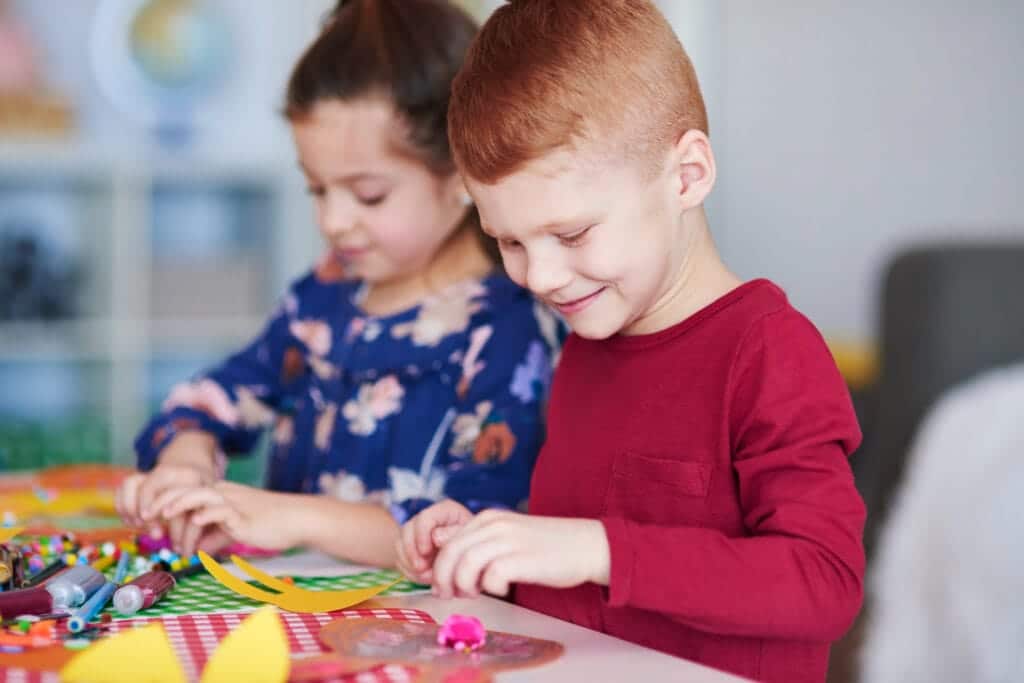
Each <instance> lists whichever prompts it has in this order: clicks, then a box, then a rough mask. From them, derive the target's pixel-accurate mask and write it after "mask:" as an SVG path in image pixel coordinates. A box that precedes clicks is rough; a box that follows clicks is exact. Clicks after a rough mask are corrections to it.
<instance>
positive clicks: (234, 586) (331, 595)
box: [199, 551, 402, 612]
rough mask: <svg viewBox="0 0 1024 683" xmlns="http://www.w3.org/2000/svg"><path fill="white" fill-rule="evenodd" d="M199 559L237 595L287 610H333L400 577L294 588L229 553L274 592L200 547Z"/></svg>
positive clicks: (355, 602)
mask: <svg viewBox="0 0 1024 683" xmlns="http://www.w3.org/2000/svg"><path fill="white" fill-rule="evenodd" d="M199 559H200V561H201V562H202V563H203V566H205V567H206V571H208V572H210V574H212V575H213V577H214V578H215V579H217V581H219V582H220V583H222V584H223V585H224V586H226V587H227V588H230V589H231V590H233V591H235V592H236V593H238V594H239V595H244V596H245V597H247V598H252V599H253V600H259V601H260V602H266V603H269V604H271V605H277V606H278V607H280V608H281V609H286V610H288V611H290V612H333V611H334V610H340V609H345V608H347V607H353V606H355V605H358V604H359V603H361V602H365V601H366V600H369V599H370V598H372V597H374V596H376V595H379V594H380V593H383V592H384V591H386V590H387V589H388V588H390V587H391V586H393V585H395V584H396V583H398V582H399V581H401V580H402V579H401V577H399V578H397V579H395V580H393V581H391V582H389V583H382V584H380V585H377V586H370V587H369V588H356V589H353V590H346V591H309V590H305V589H302V588H296V587H295V586H293V585H291V584H288V583H285V582H284V581H281V580H280V579H278V578H277V577H274V576H271V575H270V574H267V573H266V572H262V571H260V570H259V569H257V568H256V567H254V566H252V565H251V564H249V563H248V562H246V561H245V560H243V559H242V558H240V557H238V556H236V555H232V556H231V561H232V562H233V563H234V564H235V566H236V567H238V568H239V569H241V570H242V571H243V572H245V573H246V574H248V575H249V576H251V577H252V578H254V579H256V580H257V581H259V582H260V583H262V584H263V585H264V586H266V587H267V588H270V589H273V590H276V591H279V592H277V593H274V592H271V591H267V590H263V589H261V588H257V587H256V586H253V585H250V584H248V583H246V582H245V581H243V580H241V579H239V578H238V577H236V576H235V575H234V574H232V573H231V572H229V571H228V570H227V569H225V568H224V567H222V566H221V565H220V564H218V563H217V561H216V560H214V559H213V558H212V557H210V556H209V555H207V554H206V553H204V552H202V551H200V552H199Z"/></svg>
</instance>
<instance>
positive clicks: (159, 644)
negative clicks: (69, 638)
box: [60, 624, 187, 683]
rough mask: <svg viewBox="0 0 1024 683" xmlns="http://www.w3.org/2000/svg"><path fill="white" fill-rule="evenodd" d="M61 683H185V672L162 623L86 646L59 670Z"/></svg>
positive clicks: (125, 632)
mask: <svg viewBox="0 0 1024 683" xmlns="http://www.w3.org/2000/svg"><path fill="white" fill-rule="evenodd" d="M60 680H61V681H64V683H108V682H109V683H113V682H114V681H123V682H125V683H128V681H153V682H156V681H160V682H161V683H185V681H186V680H187V679H186V677H185V672H184V670H183V669H182V668H181V662H179V661H178V657H177V656H176V655H175V653H174V648H172V647H171V643H170V641H169V640H168V639H167V633H166V632H165V631H164V629H163V626H161V625H159V624H150V625H149V626H145V627H143V628H133V629H129V630H127V631H122V632H120V633H118V634H117V635H115V636H112V637H110V638H104V639H103V640H101V641H99V642H98V643H95V644H94V645H92V646H90V647H88V648H86V649H85V650H83V651H82V652H80V653H79V654H78V655H76V656H75V658H74V659H72V660H71V661H70V662H68V663H67V664H66V665H65V666H64V668H63V669H61V672H60Z"/></svg>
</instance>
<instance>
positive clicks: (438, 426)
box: [136, 266, 565, 523]
mask: <svg viewBox="0 0 1024 683" xmlns="http://www.w3.org/2000/svg"><path fill="white" fill-rule="evenodd" d="M363 290H364V288H363V286H362V284H361V283H359V282H354V281H345V280H342V279H341V273H340V272H339V271H337V270H336V269H331V268H327V267H323V266H322V267H320V268H318V269H317V270H316V271H314V272H313V273H311V274H309V275H308V276H306V277H305V278H303V279H301V280H299V281H298V282H296V283H295V284H294V285H293V286H292V287H291V288H290V290H289V291H288V293H287V294H286V295H285V297H284V298H283V300H282V303H281V305H280V306H279V307H278V310H277V311H276V313H275V314H274V315H273V317H272V318H271V320H270V322H269V323H268V324H267V326H266V328H265V329H264V331H263V332H262V333H261V334H260V335H259V336H258V337H257V338H256V339H255V340H254V341H253V342H252V343H251V344H250V345H249V346H248V347H246V348H245V349H243V350H242V351H240V352H239V353H237V354H235V355H233V356H231V357H230V358H228V359H227V360H226V361H225V362H224V363H223V364H222V365H220V366H219V367H217V368H214V369H213V370H211V371H210V372H208V373H205V374H204V375H202V376H200V377H196V378H194V379H193V380H192V381H190V382H187V383H185V384H181V385H179V386H177V387H175V388H174V389H173V390H172V391H171V393H170V395H169V396H168V397H167V400H166V401H165V403H164V405H163V408H162V411H161V412H160V414H159V415H157V416H156V417H155V418H154V419H153V420H152V421H151V422H150V424H149V425H148V426H147V427H146V428H145V430H144V431H143V433H142V434H141V435H140V436H139V438H138V440H137V441H136V451H137V453H138V464H139V467H140V468H141V469H143V470H146V469H150V468H152V467H153V466H154V464H155V463H156V460H157V457H158V455H159V453H160V450H161V449H162V448H163V447H164V446H166V445H167V443H168V442H169V441H170V440H171V439H172V438H174V436H175V435H176V434H177V433H179V432H181V431H185V430H195V429H202V430H204V431H207V432H209V433H211V434H213V435H214V436H216V438H217V439H218V442H219V444H220V446H221V449H222V450H223V451H224V452H225V453H226V454H228V455H237V454H247V453H250V452H251V451H252V450H253V448H254V447H255V445H256V443H257V441H258V440H259V438H260V436H261V435H262V434H263V433H264V432H266V431H269V432H270V439H269V443H270V449H271V457H270V462H269V465H268V468H267V470H268V471H267V482H266V483H267V486H268V488H271V489H274V490H279V491H294V492H306V493H318V494H324V495H330V496H335V497H337V498H339V499H341V500H346V501H350V502H358V501H370V502H375V503H379V504H381V505H385V506H388V507H389V509H390V510H391V511H392V514H393V515H394V516H395V518H396V519H397V520H398V521H399V522H400V523H401V522H404V521H405V520H406V519H407V518H408V517H410V516H412V515H414V514H415V513H416V512H418V511H419V510H421V509H422V508H424V507H427V506H428V505H430V504H431V503H433V502H436V501H437V500H440V499H442V498H453V499H455V500H458V501H459V502H461V503H463V504H464V505H466V506H468V507H469V508H470V509H472V510H479V509H483V508H487V507H508V508H514V507H517V506H520V505H521V504H522V503H523V501H524V500H525V499H526V497H527V493H528V488H529V479H530V473H531V471H532V468H533V463H534V460H535V458H536V455H537V452H538V451H539V449H540V445H541V442H542V440H543V419H542V418H543V409H544V403H545V401H546V398H547V391H548V388H549V386H550V382H551V374H552V367H553V365H554V363H555V362H556V361H557V357H558V351H559V347H560V345H561V342H562V340H563V338H564V334H565V328H564V326H563V325H562V323H561V321H560V320H559V319H558V318H557V317H556V316H555V315H554V314H553V313H551V312H550V311H549V310H548V309H547V308H545V307H543V306H541V305H540V304H537V303H536V302H535V301H534V299H533V298H532V297H531V296H530V295H529V293H528V292H526V291H525V290H523V289H521V288H519V287H517V286H516V285H515V284H513V283H512V282H511V281H509V280H508V279H507V278H505V277H504V276H500V275H493V276H490V277H487V278H485V279H483V280H474V281H467V282H464V283H460V284H457V285H453V286H452V287H449V288H448V289H446V290H444V291H442V292H438V293H437V294H435V295H432V296H430V297H428V298H427V299H425V300H424V301H423V302H421V304H420V305H418V306H416V307H414V308H412V309H409V310H407V311H403V312H400V313H397V314H394V315H389V316H373V315H369V314H367V313H365V312H364V311H363V310H362V309H361V308H360V306H359V300H360V297H361V293H362V292H363Z"/></svg>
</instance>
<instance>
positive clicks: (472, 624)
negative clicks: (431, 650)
mask: <svg viewBox="0 0 1024 683" xmlns="http://www.w3.org/2000/svg"><path fill="white" fill-rule="evenodd" d="M486 643H487V630H486V629H484V625H483V624H481V623H480V620H479V619H477V618H476V617H470V616H466V615H464V614H452V615H451V616H449V617H448V618H447V619H445V620H444V623H443V624H441V628H439V629H438V631H437V644H438V645H440V646H441V647H450V648H452V649H453V650H459V651H461V652H472V651H473V650H478V649H480V648H481V647H483V646H484V645H485V644H486Z"/></svg>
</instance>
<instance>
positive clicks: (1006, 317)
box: [852, 231, 1024, 554]
mask: <svg viewBox="0 0 1024 683" xmlns="http://www.w3.org/2000/svg"><path fill="white" fill-rule="evenodd" d="M1022 235H1024V231H1022ZM880 342H881V344H880V355H881V359H880V360H881V375H880V377H879V380H878V383H877V385H876V386H875V388H874V389H873V391H872V393H871V395H869V396H868V397H867V398H866V400H865V399H862V401H861V405H862V420H863V422H864V427H865V442H864V446H863V447H862V448H861V451H860V452H859V453H858V454H857V455H855V456H854V458H853V460H852V464H853V467H854V473H855V475H856V478H857V484H858V487H859V489H860V491H861V494H862V495H863V496H864V498H865V500H866V502H867V506H868V523H867V530H866V532H865V543H866V544H867V547H868V552H869V554H870V553H871V549H872V547H873V545H874V541H875V539H876V536H877V533H878V530H879V527H880V525H881V524H882V522H883V521H884V518H885V515H886V513H887V511H888V508H889V503H890V501H891V498H892V495H893V492H894V489H895V487H896V485H897V483H898V482H899V481H900V478H901V477H902V474H903V467H904V463H905V461H906V455H907V449H908V447H909V446H910V442H911V440H912V439H913V437H914V434H915V432H916V431H917V428H918V426H919V424H920V422H921V419H922V418H923V417H924V415H925V413H926V412H927V410H928V409H929V407H930V406H931V405H932V403H933V402H934V401H935V400H936V399H937V398H938V397H939V396H940V395H941V394H942V393H943V392H944V391H945V390H946V389H947V388H949V387H951V386H953V385H955V384H958V383H960V382H962V381H964V380H966V379H968V378H970V377H972V376H974V375H976V374H978V373H979V372H981V371H984V370H987V369H990V368H994V367H999V366H1002V365H1008V364H1010V363H1014V362H1019V361H1021V360H1024V238H1022V240H1021V241H1015V242H1008V243H1001V244H1000V243H986V244H948V245H934V246H922V247H917V248H913V249H911V250H909V251H906V252H904V253H902V254H900V255H898V256H897V257H896V258H895V259H894V260H893V261H892V262H891V264H890V266H889V268H888V272H887V274H886V278H885V283H884V287H883V292H882V311H881V329H880ZM1022 419H1024V406H1022ZM978 429H984V425H978ZM966 457H968V454H965V458H966ZM965 466H966V467H969V463H968V462H966V461H965Z"/></svg>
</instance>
